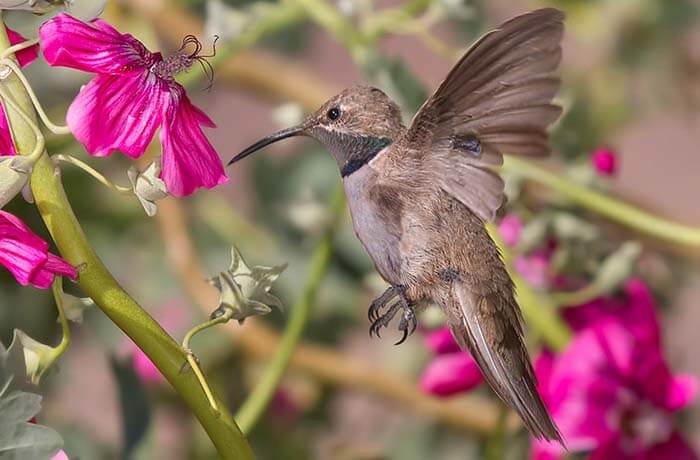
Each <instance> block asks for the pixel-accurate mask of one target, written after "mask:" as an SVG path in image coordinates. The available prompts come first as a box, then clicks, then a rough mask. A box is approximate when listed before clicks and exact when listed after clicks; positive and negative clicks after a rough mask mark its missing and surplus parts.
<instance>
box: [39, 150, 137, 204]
mask: <svg viewBox="0 0 700 460" xmlns="http://www.w3.org/2000/svg"><path fill="white" fill-rule="evenodd" d="M51 160H53V162H54V163H58V162H59V161H63V162H64V163H70V164H72V165H73V166H77V167H78V168H80V169H82V170H83V171H85V172H86V173H88V174H89V175H91V176H92V177H94V178H95V179H96V180H97V181H98V182H99V183H101V184H102V185H104V186H105V187H107V188H110V189H112V190H114V191H115V192H117V193H121V194H122V195H133V194H134V191H133V190H132V189H131V187H123V186H121V185H117V184H115V183H114V182H112V181H110V180H109V179H107V178H106V177H105V176H104V175H103V174H102V173H101V172H99V171H97V170H96V169H95V168H93V167H92V166H90V165H88V164H87V163H85V162H84V161H82V160H79V159H77V158H75V157H73V156H71V155H64V154H61V153H59V154H55V155H52V156H51Z"/></svg>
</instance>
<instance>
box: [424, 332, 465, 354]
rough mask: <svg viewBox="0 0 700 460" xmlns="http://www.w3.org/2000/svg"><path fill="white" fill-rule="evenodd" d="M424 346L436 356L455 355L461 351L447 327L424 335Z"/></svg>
mask: <svg viewBox="0 0 700 460" xmlns="http://www.w3.org/2000/svg"><path fill="white" fill-rule="evenodd" d="M425 344H426V345H427V346H428V348H430V349H431V350H433V352H435V353H437V354H445V353H457V352H460V351H461V350H460V348H459V345H458V344H457V342H456V341H455V339H454V337H453V336H452V331H450V328H449V327H441V328H440V329H436V330H434V331H431V332H429V333H428V334H426V336H425Z"/></svg>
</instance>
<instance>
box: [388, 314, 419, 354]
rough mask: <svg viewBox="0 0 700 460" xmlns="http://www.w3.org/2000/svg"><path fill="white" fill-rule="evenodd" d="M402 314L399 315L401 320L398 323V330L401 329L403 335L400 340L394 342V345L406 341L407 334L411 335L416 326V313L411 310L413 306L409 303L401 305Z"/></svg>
mask: <svg viewBox="0 0 700 460" xmlns="http://www.w3.org/2000/svg"><path fill="white" fill-rule="evenodd" d="M402 306H403V307H404V308H403V316H401V322H400V323H399V330H400V331H403V337H401V340H399V341H398V342H396V343H395V344H394V345H401V344H402V343H404V342H405V341H406V339H407V338H408V336H409V335H412V334H413V333H414V332H415V331H416V327H418V320H417V319H416V313H415V312H414V311H413V307H411V306H410V305H406V306H404V305H402Z"/></svg>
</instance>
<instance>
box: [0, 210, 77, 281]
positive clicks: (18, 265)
mask: <svg viewBox="0 0 700 460" xmlns="http://www.w3.org/2000/svg"><path fill="white" fill-rule="evenodd" d="M0 265H3V266H4V267H5V268H7V269H8V270H9V271H10V273H12V275H14V277H15V279H17V281H18V282H19V283H20V284H21V285H23V286H26V285H28V284H31V285H32V286H35V287H37V288H40V289H46V288H48V287H49V286H51V283H52V282H53V280H54V277H55V276H56V275H58V276H67V277H69V278H71V279H76V278H77V277H78V273H77V272H76V270H75V268H73V267H72V266H71V265H70V264H68V262H66V261H65V260H63V259H61V258H60V257H57V256H55V255H53V254H51V253H50V252H49V244H48V243H47V242H46V241H44V240H42V239H41V238H39V237H38V236H37V235H35V234H34V233H33V232H32V231H31V230H30V229H29V227H27V226H26V225H25V224H24V222H22V221H21V220H20V219H18V218H17V217H15V216H13V215H12V214H10V213H8V212H5V211H1V210H0Z"/></svg>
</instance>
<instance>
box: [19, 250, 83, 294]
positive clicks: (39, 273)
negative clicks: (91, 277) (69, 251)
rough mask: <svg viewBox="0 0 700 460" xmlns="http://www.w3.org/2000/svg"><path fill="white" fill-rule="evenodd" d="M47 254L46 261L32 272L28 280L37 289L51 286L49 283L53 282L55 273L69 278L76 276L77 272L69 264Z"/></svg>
mask: <svg viewBox="0 0 700 460" xmlns="http://www.w3.org/2000/svg"><path fill="white" fill-rule="evenodd" d="M47 256H48V257H47V259H46V262H45V263H43V264H42V265H41V266H40V267H39V269H38V270H36V271H35V272H34V273H33V274H32V277H31V280H30V281H29V282H30V283H31V284H32V286H34V287H38V288H39V289H48V288H49V287H51V283H53V280H54V278H55V277H56V276H57V275H58V276H65V277H68V278H71V279H76V278H77V276H78V273H77V272H76V270H75V268H74V267H73V266H72V265H71V264H69V263H68V262H66V261H65V260H63V259H61V258H60V257H58V256H55V255H53V254H51V253H50V252H49V253H48V254H47Z"/></svg>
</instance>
